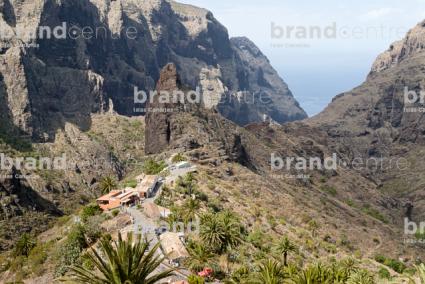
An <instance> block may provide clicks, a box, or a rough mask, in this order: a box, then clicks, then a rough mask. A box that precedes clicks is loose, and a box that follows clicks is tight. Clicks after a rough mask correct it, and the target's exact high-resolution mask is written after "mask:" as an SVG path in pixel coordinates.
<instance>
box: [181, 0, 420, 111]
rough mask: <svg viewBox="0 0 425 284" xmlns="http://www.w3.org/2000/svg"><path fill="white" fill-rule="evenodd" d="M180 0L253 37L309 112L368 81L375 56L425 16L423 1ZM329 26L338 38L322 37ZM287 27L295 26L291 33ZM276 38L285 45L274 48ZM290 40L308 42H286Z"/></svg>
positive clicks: (233, 33) (237, 32) (233, 32)
mask: <svg viewBox="0 0 425 284" xmlns="http://www.w3.org/2000/svg"><path fill="white" fill-rule="evenodd" d="M177 2H181V3H186V4H192V5H195V6H198V7H202V8H206V9H208V10H209V11H211V12H212V13H213V14H214V17H215V18H216V19H217V20H219V21H220V22H221V23H222V24H223V25H224V26H225V27H226V28H227V29H228V31H229V35H230V36H231V37H232V36H246V37H248V38H249V39H250V40H252V41H253V42H254V43H255V44H256V45H257V46H258V47H259V48H260V49H261V51H262V52H263V53H264V54H265V55H266V56H267V57H268V59H269V60H270V62H271V64H272V66H273V67H274V68H275V69H276V70H277V72H278V73H279V75H280V77H282V79H283V80H284V81H285V82H286V83H287V84H288V86H289V89H290V90H291V91H292V93H293V94H294V97H295V98H296V99H297V100H298V101H299V102H300V104H301V107H303V108H304V110H305V111H306V112H307V113H308V115H309V116H313V115H315V114H317V113H319V112H320V111H321V110H323V109H324V108H325V107H326V106H327V105H328V104H329V103H330V102H331V100H332V98H333V97H334V96H335V95H337V94H339V93H342V92H346V91H349V90H351V89H352V88H354V87H356V86H358V85H359V84H361V83H362V82H364V81H365V79H366V76H367V74H368V73H369V71H370V67H371V66H372V63H373V62H374V60H375V58H376V56H377V55H378V54H380V53H381V52H383V51H385V50H387V49H388V47H389V45H390V44H391V43H392V42H394V41H397V40H401V39H402V38H403V37H404V35H405V33H406V31H407V30H409V29H411V28H413V27H414V26H415V25H416V24H418V23H419V22H421V21H422V20H423V19H425V0H404V1H394V0H386V1H374V0H372V1H365V0H360V1H344V0H343V1H341V0H340V1H332V0H329V1H301V2H300V1H298V2H297V1H287V0H283V1H282V0H262V1H253V0H226V1H225V0H214V1H200V0H180V1H177ZM272 22H274V25H275V27H277V28H276V30H275V33H274V34H275V35H276V36H279V33H280V32H279V28H278V27H281V28H282V30H283V36H282V37H281V38H272V34H271V30H272V29H271V26H272V24H271V23H272ZM334 23H335V24H334ZM312 26H317V27H319V29H320V30H321V38H318V36H317V34H316V32H314V35H313V38H310V27H312ZM328 26H330V27H331V28H333V29H331V28H328V29H327V35H328V36H330V37H331V36H332V35H333V34H334V32H333V30H334V31H336V34H335V37H336V38H333V37H331V38H326V37H325V36H324V32H325V29H326V27H328ZM287 27H294V29H293V31H291V33H290V35H289V38H287ZM302 27H304V28H305V29H306V34H305V37H306V38H303V34H302V32H301V31H302ZM390 28H391V32H390ZM296 32H299V33H298V37H297V34H296ZM366 32H367V34H366ZM397 32H398V34H397ZM274 43H276V44H283V47H271V46H270V45H271V44H274ZM287 44H308V45H309V47H286V45H287Z"/></svg>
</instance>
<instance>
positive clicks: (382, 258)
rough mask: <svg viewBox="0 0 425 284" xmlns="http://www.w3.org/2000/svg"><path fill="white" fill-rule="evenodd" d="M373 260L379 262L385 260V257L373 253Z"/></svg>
mask: <svg viewBox="0 0 425 284" xmlns="http://www.w3.org/2000/svg"><path fill="white" fill-rule="evenodd" d="M375 260H376V261H377V262H379V263H384V261H385V257H383V256H382V255H380V254H377V255H375Z"/></svg>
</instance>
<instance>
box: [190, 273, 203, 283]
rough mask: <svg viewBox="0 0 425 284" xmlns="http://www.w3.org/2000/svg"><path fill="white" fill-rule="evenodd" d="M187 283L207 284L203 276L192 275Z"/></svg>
mask: <svg viewBox="0 0 425 284" xmlns="http://www.w3.org/2000/svg"><path fill="white" fill-rule="evenodd" d="M187 282H189V284H205V279H204V278H203V277H201V276H196V275H190V276H189V277H188V278H187Z"/></svg>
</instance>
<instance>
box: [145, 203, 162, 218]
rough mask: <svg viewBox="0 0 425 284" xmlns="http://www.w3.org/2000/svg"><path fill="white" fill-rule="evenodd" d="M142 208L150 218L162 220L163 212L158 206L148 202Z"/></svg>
mask: <svg viewBox="0 0 425 284" xmlns="http://www.w3.org/2000/svg"><path fill="white" fill-rule="evenodd" d="M142 208H143V210H144V211H145V213H146V215H148V217H149V218H153V219H160V218H161V212H160V211H159V208H158V205H156V204H154V203H150V202H146V203H143V204H142Z"/></svg>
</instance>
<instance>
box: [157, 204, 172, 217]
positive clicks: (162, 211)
mask: <svg viewBox="0 0 425 284" xmlns="http://www.w3.org/2000/svg"><path fill="white" fill-rule="evenodd" d="M157 207H158V210H159V213H160V214H161V217H162V218H167V217H168V215H170V214H171V210H170V209H168V208H165V207H162V206H159V205H157Z"/></svg>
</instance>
